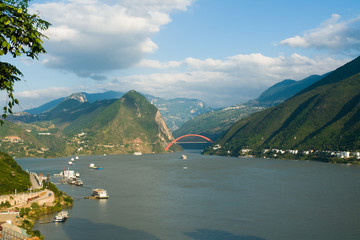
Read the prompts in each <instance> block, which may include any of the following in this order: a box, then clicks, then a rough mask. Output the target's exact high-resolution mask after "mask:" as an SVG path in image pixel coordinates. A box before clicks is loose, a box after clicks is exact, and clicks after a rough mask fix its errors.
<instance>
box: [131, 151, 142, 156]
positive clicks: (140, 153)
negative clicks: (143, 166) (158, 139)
mask: <svg viewBox="0 0 360 240" xmlns="http://www.w3.org/2000/svg"><path fill="white" fill-rule="evenodd" d="M133 155H134V156H141V155H142V152H134V154H133Z"/></svg>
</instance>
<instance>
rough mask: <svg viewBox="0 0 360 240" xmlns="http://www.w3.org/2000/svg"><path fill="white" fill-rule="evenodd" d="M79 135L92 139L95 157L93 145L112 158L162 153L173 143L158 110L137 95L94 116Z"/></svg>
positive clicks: (126, 96)
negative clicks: (136, 152)
mask: <svg viewBox="0 0 360 240" xmlns="http://www.w3.org/2000/svg"><path fill="white" fill-rule="evenodd" d="M75 124H76V123H75ZM70 127H71V126H70ZM82 132H85V133H86V134H87V135H88V136H89V137H91V142H92V144H93V145H94V151H95V153H97V152H98V150H97V147H95V145H97V146H102V147H103V149H102V152H103V151H105V152H111V153H115V154H119V153H129V152H135V151H141V152H145V153H152V152H162V151H163V149H164V148H165V146H166V145H167V143H168V142H171V141H172V140H173V136H172V134H171V132H170V130H169V129H168V127H167V126H166V124H165V122H164V120H163V119H162V117H161V114H160V112H159V110H158V109H157V108H156V107H155V106H154V105H152V104H150V103H149V102H148V101H147V100H146V98H145V97H144V96H143V95H141V94H139V93H137V92H136V91H130V92H128V93H127V94H125V95H124V96H123V97H121V98H120V99H119V100H117V101H115V102H114V103H112V104H111V105H110V106H108V107H106V108H105V109H104V110H103V111H102V112H101V113H99V114H97V115H96V116H94V117H93V118H92V119H91V120H90V121H88V123H87V124H84V125H83V128H82Z"/></svg>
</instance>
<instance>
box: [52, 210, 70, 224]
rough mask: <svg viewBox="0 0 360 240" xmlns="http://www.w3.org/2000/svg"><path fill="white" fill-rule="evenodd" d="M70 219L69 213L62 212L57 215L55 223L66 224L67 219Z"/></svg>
mask: <svg viewBox="0 0 360 240" xmlns="http://www.w3.org/2000/svg"><path fill="white" fill-rule="evenodd" d="M68 218H69V213H68V211H61V212H59V213H58V214H56V215H55V220H54V222H65V221H66V219H68Z"/></svg>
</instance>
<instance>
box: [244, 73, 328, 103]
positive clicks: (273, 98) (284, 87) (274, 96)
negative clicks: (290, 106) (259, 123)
mask: <svg viewBox="0 0 360 240" xmlns="http://www.w3.org/2000/svg"><path fill="white" fill-rule="evenodd" d="M326 75H328V73H326V74H324V75H321V76H320V75H311V76H309V77H307V78H304V79H302V80H299V81H295V80H291V79H286V80H284V81H281V82H279V83H277V84H274V85H273V86H271V87H270V88H268V89H267V90H266V91H264V92H263V93H262V94H261V95H260V96H259V97H258V98H256V99H255V100H251V101H249V102H247V103H246V104H245V105H251V106H262V107H273V106H276V105H278V104H279V103H281V102H283V101H285V100H286V99H288V98H290V97H292V96H294V95H295V94H297V93H298V92H300V91H301V90H303V89H305V88H307V87H309V86H310V85H312V84H314V83H315V82H317V81H319V80H320V79H322V78H324V77H325V76H326Z"/></svg>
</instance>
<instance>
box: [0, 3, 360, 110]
mask: <svg viewBox="0 0 360 240" xmlns="http://www.w3.org/2000/svg"><path fill="white" fill-rule="evenodd" d="M29 8H30V11H31V12H33V13H36V14H38V15H39V16H40V17H41V18H42V19H44V20H47V21H49V22H50V23H51V24H52V25H51V27H50V28H49V29H48V30H47V31H45V32H44V34H45V35H46V36H47V37H48V39H44V47H45V49H46V51H47V54H43V55H41V56H40V57H39V59H38V60H32V59H28V58H26V57H20V58H15V59H12V58H10V57H7V56H2V58H1V61H9V62H10V63H12V64H14V65H16V66H17V67H18V68H19V69H20V70H21V71H22V73H23V74H24V78H23V80H22V81H20V82H17V83H16V84H15V93H14V95H15V97H16V98H18V99H19V101H20V106H19V107H18V111H23V110H26V109H29V108H33V107H37V106H40V105H41V104H44V103H46V102H49V101H51V100H54V99H57V98H60V97H66V96H69V95H70V94H72V93H76V92H88V93H97V92H105V91H109V90H113V91H120V92H127V91H130V90H136V91H138V92H141V93H145V94H151V95H154V96H156V97H162V98H165V99H172V98H179V97H184V98H192V99H200V100H202V101H204V102H206V103H207V104H209V105H210V106H212V107H226V106H231V105H235V104H241V103H244V102H246V101H247V100H250V99H255V98H257V97H258V96H259V95H260V94H261V93H262V92H263V91H264V90H266V89H267V88H269V87H270V86H272V85H274V84H275V83H277V82H280V81H282V80H284V79H293V80H301V79H304V78H306V77H308V76H310V75H313V74H318V75H321V74H324V73H327V72H329V71H332V70H335V69H336V68H338V67H340V66H342V65H343V64H345V63H346V62H349V61H351V60H352V59H354V58H356V57H358V56H359V55H360V1H359V0H342V1H328V0H317V1H313V0H311V1H310V0H302V1H293V0H223V1H219V0H33V1H31V2H30V7H29ZM3 101H4V103H5V100H4V99H3Z"/></svg>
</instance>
